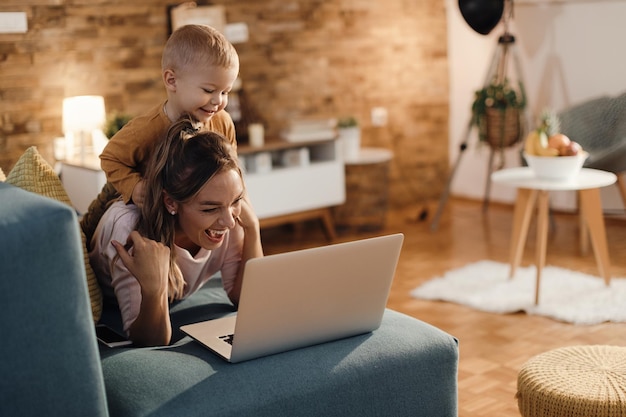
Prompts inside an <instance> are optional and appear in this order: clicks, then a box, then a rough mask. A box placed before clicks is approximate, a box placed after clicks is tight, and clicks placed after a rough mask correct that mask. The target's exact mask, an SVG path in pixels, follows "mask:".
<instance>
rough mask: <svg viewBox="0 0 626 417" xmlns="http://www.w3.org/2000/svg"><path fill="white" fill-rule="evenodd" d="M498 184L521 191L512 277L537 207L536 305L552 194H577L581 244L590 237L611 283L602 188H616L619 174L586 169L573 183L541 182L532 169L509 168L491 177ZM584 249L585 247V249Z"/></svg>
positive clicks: (515, 218) (602, 271)
mask: <svg viewBox="0 0 626 417" xmlns="http://www.w3.org/2000/svg"><path fill="white" fill-rule="evenodd" d="M491 180H492V181H493V182H496V183H500V184H504V185H510V186H513V187H517V198H516V201H515V211H514V215H513V232H512V235H511V249H510V263H511V271H510V274H509V276H510V277H511V278H512V277H513V276H514V275H515V270H516V269H517V267H519V265H520V262H521V260H522V254H523V251H524V245H525V243H526V237H527V236H528V226H529V224H530V218H531V216H532V211H533V208H534V207H535V206H536V207H537V248H536V253H535V264H536V267H537V284H536V288H535V304H537V303H538V302H539V283H540V280H541V270H542V268H543V267H544V266H545V262H546V249H547V242H548V209H549V208H548V192H549V191H568V190H571V191H577V192H578V198H579V204H580V214H581V238H582V240H581V244H582V245H584V243H583V242H586V240H587V238H586V236H587V235H586V233H587V231H588V232H589V235H590V236H591V245H592V247H593V251H594V254H595V258H596V262H597V264H598V270H599V272H600V276H601V277H603V278H604V282H605V283H606V285H609V283H610V281H611V272H610V269H611V262H610V259H609V251H608V244H607V240H606V229H605V226H604V217H603V215H602V201H601V199H600V188H602V187H606V186H608V185H611V184H613V183H614V182H615V181H616V180H617V177H616V176H615V174H612V173H610V172H606V171H600V170H596V169H589V168H583V169H582V170H581V171H580V173H579V174H578V176H577V177H576V178H573V179H572V180H569V181H554V180H544V179H540V178H537V177H536V176H535V174H534V173H533V171H532V169H530V168H529V167H519V168H507V169H502V170H500V171H496V172H494V173H493V174H492V175H491ZM583 248H584V246H583Z"/></svg>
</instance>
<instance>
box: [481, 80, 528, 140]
mask: <svg viewBox="0 0 626 417" xmlns="http://www.w3.org/2000/svg"><path fill="white" fill-rule="evenodd" d="M525 107H526V93H525V91H524V85H523V83H522V82H521V81H520V82H519V85H518V90H516V89H514V88H513V87H512V86H511V85H510V83H509V81H508V79H507V78H505V79H504V81H502V82H498V81H497V80H494V81H492V82H491V83H490V84H488V85H487V86H485V87H483V88H482V89H480V90H478V91H476V94H475V98H474V103H473V104H472V125H474V126H476V127H478V136H479V139H480V140H481V141H483V142H487V143H488V144H489V146H491V147H493V148H498V149H503V148H506V147H509V146H511V145H514V144H515V143H517V142H519V141H520V140H521V138H522V135H523V131H522V125H523V124H522V117H523V110H524V108H525Z"/></svg>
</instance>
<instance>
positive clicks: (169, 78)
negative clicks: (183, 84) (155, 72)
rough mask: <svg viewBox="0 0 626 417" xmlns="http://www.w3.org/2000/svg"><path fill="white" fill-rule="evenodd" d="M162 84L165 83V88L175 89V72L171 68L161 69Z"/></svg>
mask: <svg viewBox="0 0 626 417" xmlns="http://www.w3.org/2000/svg"><path fill="white" fill-rule="evenodd" d="M163 84H165V88H166V89H167V90H169V91H173V92H175V91H176V74H175V73H174V70H172V69H166V70H165V71H163Z"/></svg>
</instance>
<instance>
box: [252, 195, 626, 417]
mask: <svg viewBox="0 0 626 417" xmlns="http://www.w3.org/2000/svg"><path fill="white" fill-rule="evenodd" d="M434 208H436V206H435V207H431V210H430V212H429V214H430V215H431V216H432V214H433V213H434V210H432V209H434ZM419 210H421V208H419ZM418 217H419V213H418V208H416V209H411V210H403V211H401V212H390V213H389V215H388V220H387V224H386V227H385V228H384V229H383V230H376V231H369V232H364V231H346V230H343V231H341V230H340V231H339V234H338V238H337V241H338V242H341V241H347V240H353V239H355V238H364V237H369V236H376V235H380V234H386V233H393V232H402V233H404V234H405V242H404V247H403V251H402V254H401V256H400V263H399V265H398V269H397V273H396V277H395V279H394V285H393V288H392V292H391V295H390V298H389V304H388V306H389V307H390V308H392V309H394V310H397V311H400V312H403V313H405V314H408V315H410V316H413V317H416V318H418V319H420V320H423V321H425V322H428V323H430V324H433V325H435V326H437V327H439V328H441V329H443V330H444V331H446V332H448V333H450V334H452V335H453V336H455V337H457V338H458V339H459V343H460V363H459V381H458V382H459V416H461V417H470V416H472V417H474V416H490V417H493V416H498V417H508V416H519V412H518V411H517V403H516V400H515V392H516V378H517V373H518V371H519V369H520V367H521V366H522V364H523V363H524V362H525V361H526V360H528V359H529V358H530V357H532V356H534V355H536V354H538V353H541V352H544V351H547V350H550V349H553V348H556V347H561V346H569V345H577V344H612V345H626V324H621V323H620V324H612V323H605V324H600V325H594V326H575V325H571V324H566V323H561V322H557V321H554V320H551V319H547V318H542V317H536V316H528V315H525V314H521V313H520V314H509V315H498V314H489V313H482V312H478V311H475V310H472V309H469V308H466V307H462V306H459V305H456V304H452V303H444V302H430V301H422V300H417V299H413V298H411V296H410V295H409V292H410V290H412V289H413V288H415V287H416V286H418V285H419V284H420V283H422V282H425V281H426V280H428V279H429V278H432V277H434V276H437V275H438V274H442V273H443V272H445V271H446V270H449V269H452V268H456V267H460V266H463V265H465V264H467V263H470V262H474V261H479V260H483V259H490V260H495V261H501V262H507V261H508V248H509V236H510V233H511V223H512V217H513V210H512V207H510V206H505V205H495V204H491V205H490V207H489V209H488V211H487V212H486V213H484V212H483V211H482V207H481V202H476V201H467V200H451V201H450V202H449V203H448V204H447V205H446V209H445V212H444V214H443V216H442V218H441V220H440V223H439V227H438V230H437V231H432V230H431V227H430V218H427V219H426V220H423V221H419V220H418ZM552 219H553V221H552V224H551V226H552V227H551V230H550V232H549V238H548V239H549V241H548V254H547V264H548V265H556V266H561V267H566V268H570V269H576V270H580V271H583V272H585V273H589V274H593V275H597V274H598V272H597V268H596V263H595V259H594V257H593V254H592V253H590V254H588V255H586V256H584V257H583V256H581V255H580V251H579V249H578V248H579V246H578V220H577V216H576V215H574V214H566V213H556V214H554V215H553V216H552ZM605 219H606V225H607V235H608V236H607V238H608V243H609V251H610V256H611V263H612V275H613V276H614V277H626V256H625V255H626V220H624V219H623V217H614V216H613V217H612V216H607V217H605ZM262 237H263V244H264V248H265V252H266V253H267V254H271V253H277V252H283V251H289V250H294V249H301V248H307V247H312V246H318V245H324V244H327V243H328V242H327V241H326V240H325V235H324V233H323V230H322V227H321V226H320V225H319V224H317V223H314V222H309V223H305V224H301V225H300V226H298V227H289V226H282V227H275V228H271V229H265V230H264V231H263V233H262ZM533 253H534V221H533V223H532V224H531V229H530V231H529V236H528V243H527V246H526V250H525V253H524V259H523V261H522V266H525V265H528V264H530V263H532V260H533ZM598 279H600V278H598ZM624 308H626V300H624ZM418 371H419V370H416V372H418Z"/></svg>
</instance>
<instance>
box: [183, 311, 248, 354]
mask: <svg viewBox="0 0 626 417" xmlns="http://www.w3.org/2000/svg"><path fill="white" fill-rule="evenodd" d="M236 321H237V315H236V314H234V315H232V316H228V317H222V318H219V319H215V320H209V321H203V322H200V323H194V324H187V325H185V326H181V328H180V329H181V330H182V331H183V332H185V333H186V334H188V335H189V336H191V337H192V338H193V339H195V340H196V341H198V342H200V343H201V344H203V345H204V346H206V347H208V348H209V349H211V350H212V351H213V352H215V353H217V354H218V355H220V356H221V357H223V358H224V359H226V360H230V354H231V351H232V337H233V336H232V335H233V334H234V332H235V322H236Z"/></svg>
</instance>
